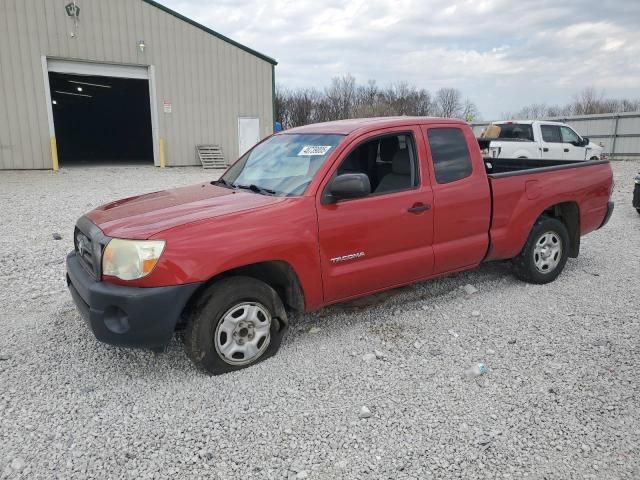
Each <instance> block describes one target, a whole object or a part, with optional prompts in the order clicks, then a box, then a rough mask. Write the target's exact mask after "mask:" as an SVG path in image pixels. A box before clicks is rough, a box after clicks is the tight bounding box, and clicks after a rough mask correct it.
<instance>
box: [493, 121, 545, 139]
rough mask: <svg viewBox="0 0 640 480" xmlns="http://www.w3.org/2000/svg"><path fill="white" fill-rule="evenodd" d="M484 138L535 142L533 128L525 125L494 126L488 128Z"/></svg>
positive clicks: (505, 124) (504, 124) (502, 124)
mask: <svg viewBox="0 0 640 480" xmlns="http://www.w3.org/2000/svg"><path fill="white" fill-rule="evenodd" d="M482 138H488V139H491V140H494V139H495V140H519V141H528V142H533V128H532V127H531V125H529V124H525V123H501V124H498V125H495V124H494V125H489V126H488V127H487V129H486V130H485V131H484V134H483V135H482Z"/></svg>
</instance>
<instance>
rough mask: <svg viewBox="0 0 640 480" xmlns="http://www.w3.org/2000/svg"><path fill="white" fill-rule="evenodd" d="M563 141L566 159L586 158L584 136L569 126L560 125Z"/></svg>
mask: <svg viewBox="0 0 640 480" xmlns="http://www.w3.org/2000/svg"><path fill="white" fill-rule="evenodd" d="M560 133H561V134H562V143H563V146H564V159H565V160H584V159H585V156H586V149H585V147H584V146H583V143H582V138H581V137H580V135H578V134H577V133H576V132H574V131H573V129H571V128H569V127H565V126H562V127H560Z"/></svg>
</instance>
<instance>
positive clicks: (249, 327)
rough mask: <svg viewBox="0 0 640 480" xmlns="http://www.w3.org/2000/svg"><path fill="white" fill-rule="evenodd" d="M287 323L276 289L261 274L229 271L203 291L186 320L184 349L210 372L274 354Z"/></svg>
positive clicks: (198, 364) (229, 368)
mask: <svg viewBox="0 0 640 480" xmlns="http://www.w3.org/2000/svg"><path fill="white" fill-rule="evenodd" d="M286 327H287V316H286V313H285V310H284V307H283V305H282V301H281V300H280V297H279V296H278V294H277V292H276V291H275V290H274V289H273V288H271V287H270V286H269V285H267V284H266V283H264V282H261V281H260V280H256V279H255V278H250V277H230V278H226V279H223V280H221V281H219V282H216V283H214V284H213V285H211V286H210V287H209V288H208V289H207V290H205V291H204V292H203V294H202V295H201V297H200V299H199V301H198V302H197V303H196V307H195V308H194V311H193V313H192V314H191V317H190V318H189V320H188V323H187V328H186V331H185V334H184V345H185V351H186V353H187V355H188V356H189V358H190V359H191V360H192V361H193V363H195V364H196V366H198V367H199V368H200V369H202V370H204V371H205V372H207V373H210V374H213V375H219V374H221V373H226V372H230V371H233V370H239V369H241V368H245V367H248V366H249V365H253V364H255V363H258V362H260V361H262V360H264V359H265V358H268V357H270V356H272V355H274V354H275V353H276V352H277V351H278V348H279V347H280V343H281V342H282V338H283V336H284V333H285V331H286Z"/></svg>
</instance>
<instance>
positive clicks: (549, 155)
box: [540, 124, 564, 160]
mask: <svg viewBox="0 0 640 480" xmlns="http://www.w3.org/2000/svg"><path fill="white" fill-rule="evenodd" d="M540 148H542V158H544V159H550V160H562V159H563V158H564V151H563V150H564V144H563V143H562V135H561V134H560V126H558V125H551V124H547V125H545V124H542V125H540Z"/></svg>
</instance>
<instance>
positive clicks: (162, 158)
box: [160, 138, 165, 168]
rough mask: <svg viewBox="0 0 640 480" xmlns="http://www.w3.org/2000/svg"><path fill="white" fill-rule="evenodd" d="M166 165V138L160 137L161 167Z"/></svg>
mask: <svg viewBox="0 0 640 480" xmlns="http://www.w3.org/2000/svg"><path fill="white" fill-rule="evenodd" d="M164 166H165V157H164V138H160V168H164Z"/></svg>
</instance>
